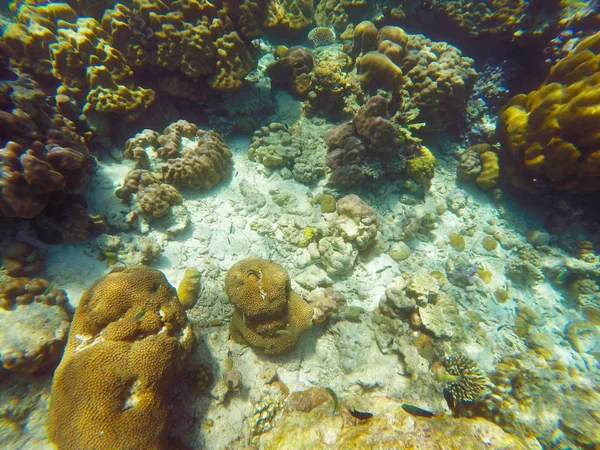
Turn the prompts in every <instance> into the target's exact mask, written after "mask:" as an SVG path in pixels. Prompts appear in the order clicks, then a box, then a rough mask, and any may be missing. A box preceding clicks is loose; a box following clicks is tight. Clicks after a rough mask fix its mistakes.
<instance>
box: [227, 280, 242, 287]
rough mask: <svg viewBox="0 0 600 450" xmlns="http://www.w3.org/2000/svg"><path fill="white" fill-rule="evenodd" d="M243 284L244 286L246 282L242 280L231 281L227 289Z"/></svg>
mask: <svg viewBox="0 0 600 450" xmlns="http://www.w3.org/2000/svg"><path fill="white" fill-rule="evenodd" d="M242 284H244V282H243V281H242V280H233V281H230V282H229V283H227V287H232V286H240V285H242Z"/></svg>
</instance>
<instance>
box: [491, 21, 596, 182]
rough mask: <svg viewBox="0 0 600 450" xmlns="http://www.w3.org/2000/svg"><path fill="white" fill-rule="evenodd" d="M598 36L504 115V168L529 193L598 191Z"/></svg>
mask: <svg viewBox="0 0 600 450" xmlns="http://www.w3.org/2000/svg"><path fill="white" fill-rule="evenodd" d="M599 64H600V32H598V33H596V34H594V35H593V36H590V37H588V38H586V39H583V40H582V41H581V42H580V43H579V44H578V45H577V46H576V47H575V49H573V51H572V52H571V53H570V54H569V56H567V57H566V58H564V59H561V60H560V61H559V62H558V63H557V64H556V65H555V66H554V67H553V68H552V69H551V70H550V74H549V75H548V77H546V80H545V81H544V82H543V83H542V85H541V86H540V87H539V88H538V89H536V90H534V91H532V92H530V93H529V94H527V95H525V94H519V95H517V96H515V97H513V98H512V100H511V101H510V102H509V103H508V105H507V106H506V108H505V109H504V111H503V112H502V113H501V114H500V120H499V122H498V128H497V131H498V134H499V136H500V140H501V142H502V151H501V153H500V157H501V161H502V170H503V172H504V173H506V175H507V176H508V179H509V180H510V182H511V183H512V184H513V186H515V187H517V188H520V189H526V190H529V191H540V190H541V191H544V190H551V189H557V190H562V191H573V192H581V191H595V190H598V189H600V150H599V148H600V132H598V120H600V70H599V69H598V65H599Z"/></svg>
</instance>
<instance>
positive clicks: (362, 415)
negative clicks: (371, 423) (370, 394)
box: [350, 409, 373, 420]
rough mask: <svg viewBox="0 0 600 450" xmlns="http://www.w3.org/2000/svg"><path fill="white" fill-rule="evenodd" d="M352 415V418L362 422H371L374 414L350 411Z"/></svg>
mask: <svg viewBox="0 0 600 450" xmlns="http://www.w3.org/2000/svg"><path fill="white" fill-rule="evenodd" d="M350 414H352V417H356V418H357V419H360V420H369V419H370V418H371V417H373V413H370V412H363V411H357V410H356V409H353V410H352V411H350Z"/></svg>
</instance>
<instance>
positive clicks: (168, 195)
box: [115, 169, 183, 218]
mask: <svg viewBox="0 0 600 450" xmlns="http://www.w3.org/2000/svg"><path fill="white" fill-rule="evenodd" d="M115 195H116V196H117V197H119V198H120V199H121V200H124V201H128V202H129V201H131V200H132V199H135V200H136V202H137V204H138V205H139V208H140V209H141V211H143V212H144V213H146V214H147V215H148V217H149V218H156V217H162V216H164V215H165V214H167V213H169V212H170V208H171V206H173V205H181V204H182V203H183V197H182V196H181V194H180V193H179V191H178V190H177V189H175V188H174V187H173V186H171V185H169V184H166V183H163V182H162V181H160V179H159V178H157V177H155V176H154V175H152V173H150V172H149V171H147V170H140V169H135V170H132V171H131V172H129V173H128V174H127V176H126V177H125V180H123V186H122V187H120V188H118V189H117V190H116V191H115Z"/></svg>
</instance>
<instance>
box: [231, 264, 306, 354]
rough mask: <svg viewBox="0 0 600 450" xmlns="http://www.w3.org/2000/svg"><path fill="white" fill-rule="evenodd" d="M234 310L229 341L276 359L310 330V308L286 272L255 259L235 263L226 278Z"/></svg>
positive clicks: (277, 265) (278, 266)
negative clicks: (294, 287)
mask: <svg viewBox="0 0 600 450" xmlns="http://www.w3.org/2000/svg"><path fill="white" fill-rule="evenodd" d="M225 292H226V293H227V295H228V296H229V299H230V300H231V303H233V305H234V306H235V311H234V313H233V319H232V321H231V325H230V328H229V331H230V334H231V338H232V339H233V340H234V341H236V342H237V343H239V344H247V345H251V346H253V347H257V348H260V349H262V350H264V352H265V353H266V354H267V355H276V354H279V353H283V352H285V351H288V350H290V349H291V348H292V347H293V346H294V345H295V344H296V341H297V340H298V338H299V337H300V335H301V334H303V333H304V332H306V331H308V330H309V329H310V327H311V326H312V316H313V311H312V308H311V307H310V306H309V305H308V303H306V302H305V301H304V300H303V299H302V298H301V297H300V296H299V295H297V294H296V293H295V292H293V291H292V290H291V288H290V279H289V276H288V274H287V272H286V270H285V269H284V268H283V267H281V266H280V265H279V264H277V263H275V262H273V261H269V260H265V259H258V258H249V259H244V260H242V261H239V262H237V263H235V264H234V265H233V266H231V267H230V268H229V270H228V271H227V275H226V276H225Z"/></svg>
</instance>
